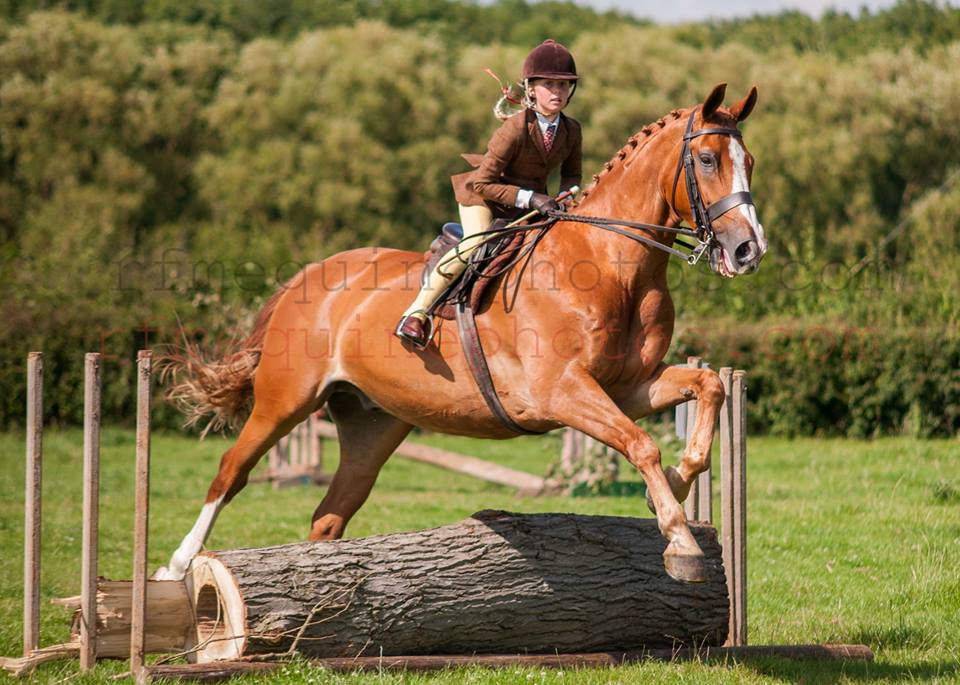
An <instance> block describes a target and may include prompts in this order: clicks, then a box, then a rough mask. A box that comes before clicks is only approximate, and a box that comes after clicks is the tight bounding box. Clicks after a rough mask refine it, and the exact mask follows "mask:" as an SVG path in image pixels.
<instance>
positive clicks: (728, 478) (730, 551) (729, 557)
mask: <svg viewBox="0 0 960 685" xmlns="http://www.w3.org/2000/svg"><path fill="white" fill-rule="evenodd" d="M720 382H721V383H723V394H724V400H723V404H722V405H721V406H720V535H721V547H722V550H723V568H724V570H725V571H726V575H727V596H728V597H729V598H730V622H729V624H728V627H727V642H726V644H727V645H728V646H736V645H737V644H738V643H737V641H736V639H737V626H739V619H738V615H739V602H738V598H737V581H736V571H737V565H736V559H735V557H734V539H735V531H734V525H733V521H734V515H733V512H734V496H733V491H734V485H733V483H734V481H733V478H734V475H733V470H734V469H733V460H734V454H735V451H734V448H733V369H731V368H730V367H729V366H725V367H723V368H722V369H720Z"/></svg>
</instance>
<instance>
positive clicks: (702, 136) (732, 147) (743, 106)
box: [663, 83, 767, 278]
mask: <svg viewBox="0 0 960 685" xmlns="http://www.w3.org/2000/svg"><path fill="white" fill-rule="evenodd" d="M726 88H727V86H726V84H725V83H721V84H720V85H718V86H716V87H714V89H713V91H711V93H710V95H708V96H707V98H706V99H705V100H704V101H703V104H702V105H701V106H699V107H697V108H695V109H693V110H692V111H691V115H690V116H689V117H688V119H687V121H686V122H685V123H686V124H687V128H686V131H685V133H684V137H683V139H682V141H681V143H680V151H679V153H678V154H679V155H680V159H679V161H678V162H677V165H676V167H675V169H674V168H671V169H670V170H669V177H668V178H664V179H663V180H664V181H665V182H666V183H668V184H669V185H668V186H667V188H668V189H669V191H670V193H671V195H670V197H671V201H672V205H673V208H674V211H675V212H677V214H679V215H680V216H681V218H683V219H684V220H685V221H687V222H688V223H689V224H690V225H691V226H695V227H697V228H698V230H700V231H701V239H707V240H710V242H711V247H710V267H711V268H712V269H713V270H714V271H715V272H717V273H718V274H720V275H722V276H726V277H728V278H733V277H734V276H737V275H739V274H744V273H752V272H754V271H756V270H757V267H758V266H759V265H760V260H761V259H762V258H763V255H764V254H765V253H766V251H767V239H766V237H765V236H764V233H763V226H762V225H761V224H760V221H759V220H758V219H757V211H756V209H755V207H754V206H753V199H752V197H751V196H750V195H749V192H750V178H751V175H752V173H753V156H752V155H751V154H750V152H749V151H748V150H747V148H746V146H745V145H744V144H743V140H742V138H741V137H740V132H739V131H738V130H737V124H738V123H739V122H741V121H743V120H744V119H746V118H747V117H748V116H749V115H750V112H751V111H753V106H754V105H755V104H756V102H757V88H756V86H754V87H753V88H751V89H750V92H749V93H748V94H747V96H746V97H744V98H743V99H742V100H740V101H739V102H737V103H736V104H734V105H732V106H731V107H730V108H726V107H722V106H721V104H722V103H723V96H724V94H725V92H726ZM685 190H686V192H684V191H685ZM711 239H712V240H711Z"/></svg>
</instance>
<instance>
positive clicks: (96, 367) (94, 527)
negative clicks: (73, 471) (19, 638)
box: [80, 352, 101, 671]
mask: <svg viewBox="0 0 960 685" xmlns="http://www.w3.org/2000/svg"><path fill="white" fill-rule="evenodd" d="M100 369H101V365H100V355H99V354H97V353H96V352H89V353H87V355H86V356H85V357H84V371H83V551H82V560H81V563H80V576H81V579H80V670H82V671H88V670H90V669H91V668H93V666H94V665H95V664H96V660H97V542H98V539H99V534H98V530H99V522H100V388H101V378H100Z"/></svg>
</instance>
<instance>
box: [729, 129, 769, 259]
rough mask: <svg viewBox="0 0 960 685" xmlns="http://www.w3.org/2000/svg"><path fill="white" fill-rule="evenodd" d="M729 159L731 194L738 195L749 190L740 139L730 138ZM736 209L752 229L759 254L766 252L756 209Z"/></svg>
mask: <svg viewBox="0 0 960 685" xmlns="http://www.w3.org/2000/svg"><path fill="white" fill-rule="evenodd" d="M730 159H731V160H732V161H733V188H731V190H730V192H731V193H740V192H744V191H749V190H750V182H749V181H748V180H747V165H746V159H747V153H746V151H745V150H744V149H743V145H741V144H740V139H739V138H737V137H736V136H730ZM737 209H739V210H740V213H741V214H742V215H743V217H744V218H745V219H746V220H747V222H748V223H749V224H750V226H751V228H753V232H754V233H756V235H757V243H758V246H759V248H760V253H761V254H762V253H764V252H766V251H767V238H766V236H765V235H764V233H763V226H762V225H761V224H760V221H759V219H757V209H756V207H754V206H753V205H740V206H739V207H738V208H737Z"/></svg>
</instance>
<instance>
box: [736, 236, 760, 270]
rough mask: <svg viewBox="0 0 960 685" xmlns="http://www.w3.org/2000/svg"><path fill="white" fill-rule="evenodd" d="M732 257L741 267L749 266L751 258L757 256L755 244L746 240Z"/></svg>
mask: <svg viewBox="0 0 960 685" xmlns="http://www.w3.org/2000/svg"><path fill="white" fill-rule="evenodd" d="M734 256H735V257H736V258H737V263H738V264H740V265H741V266H743V265H744V264H749V263H750V262H751V261H753V258H754V257H756V256H757V243H756V241H754V240H746V241H744V242H742V243H740V245H739V246H738V247H737V250H736V252H734Z"/></svg>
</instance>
